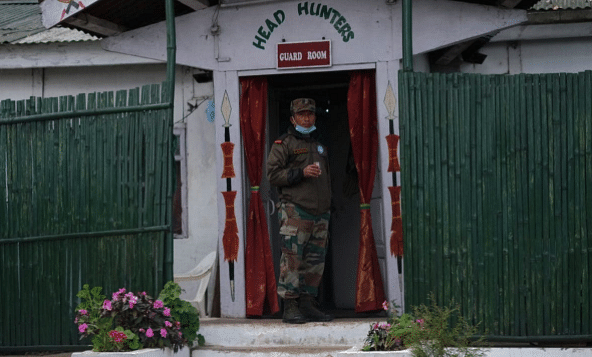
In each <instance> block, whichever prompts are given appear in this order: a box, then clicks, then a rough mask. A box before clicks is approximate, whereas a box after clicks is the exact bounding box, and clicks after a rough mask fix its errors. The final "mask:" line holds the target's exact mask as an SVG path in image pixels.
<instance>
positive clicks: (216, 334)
mask: <svg viewBox="0 0 592 357" xmlns="http://www.w3.org/2000/svg"><path fill="white" fill-rule="evenodd" d="M376 321H377V319H376V318H372V319H367V318H365V319H336V320H334V321H331V322H309V323H306V324H300V325H293V324H286V323H283V322H281V320H279V319H270V320H255V319H216V318H209V319H202V320H201V321H200V329H199V333H201V334H202V335H203V336H204V338H205V340H206V347H208V346H211V347H216V348H222V347H237V348H252V347H257V348H268V347H289V346H299V347H307V348H314V347H315V346H318V347H321V346H323V347H337V346H339V347H352V346H354V345H361V344H362V343H363V341H364V339H365V337H366V335H367V334H368V331H369V329H370V325H371V324H372V323H374V322H376Z"/></svg>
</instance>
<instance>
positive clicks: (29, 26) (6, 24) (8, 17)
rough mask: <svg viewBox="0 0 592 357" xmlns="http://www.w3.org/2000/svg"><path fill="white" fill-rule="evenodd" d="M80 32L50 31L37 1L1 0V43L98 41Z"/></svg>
mask: <svg viewBox="0 0 592 357" xmlns="http://www.w3.org/2000/svg"><path fill="white" fill-rule="evenodd" d="M97 39H98V38H97V37H94V36H91V35H88V34H85V33H83V32H81V31H78V30H71V29H65V28H55V29H51V30H48V29H46V28H45V27H44V26H43V24H42V22H41V7H40V6H39V3H38V2H37V0H0V43H41V42H43V43H46V42H71V41H89V40H97Z"/></svg>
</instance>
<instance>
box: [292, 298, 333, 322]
mask: <svg viewBox="0 0 592 357" xmlns="http://www.w3.org/2000/svg"><path fill="white" fill-rule="evenodd" d="M316 305H317V300H316V299H315V298H314V297H313V296H312V295H308V294H303V295H300V303H299V307H300V312H301V313H302V315H304V316H305V317H306V318H307V319H308V321H316V322H327V321H332V320H333V316H332V315H329V314H325V313H324V312H322V311H320V310H319V309H317V307H316Z"/></svg>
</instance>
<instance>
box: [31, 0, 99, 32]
mask: <svg viewBox="0 0 592 357" xmlns="http://www.w3.org/2000/svg"><path fill="white" fill-rule="evenodd" d="M98 1H100V0H45V1H43V2H42V3H41V4H40V6H41V19H42V22H43V26H45V27H47V28H50V27H53V26H55V25H57V24H58V23H60V22H62V21H63V20H65V19H67V18H68V17H70V16H72V15H74V14H76V13H77V12H79V11H82V10H84V9H85V8H86V7H88V6H90V5H92V4H94V3H96V2H98Z"/></svg>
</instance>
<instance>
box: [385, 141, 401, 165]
mask: <svg viewBox="0 0 592 357" xmlns="http://www.w3.org/2000/svg"><path fill="white" fill-rule="evenodd" d="M386 143H387V144H388V153H389V166H388V169H387V172H398V171H401V165H400V164H399V154H398V148H397V147H398V145H399V135H395V134H390V135H387V136H386Z"/></svg>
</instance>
